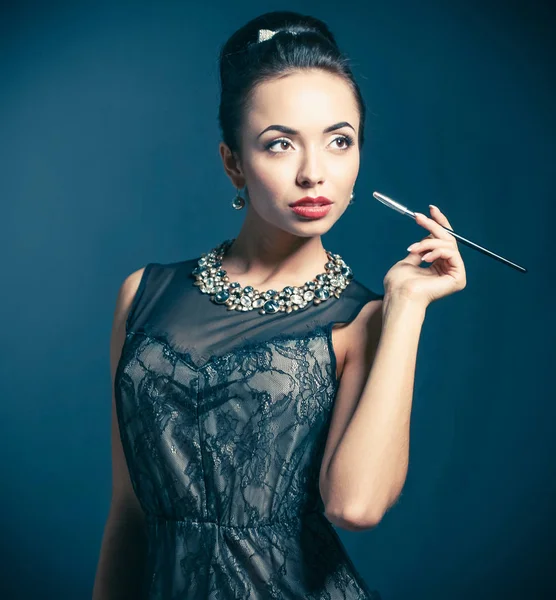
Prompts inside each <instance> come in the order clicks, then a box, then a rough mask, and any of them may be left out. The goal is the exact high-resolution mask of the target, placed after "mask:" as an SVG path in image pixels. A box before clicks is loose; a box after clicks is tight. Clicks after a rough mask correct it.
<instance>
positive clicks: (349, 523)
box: [324, 507, 385, 531]
mask: <svg viewBox="0 0 556 600" xmlns="http://www.w3.org/2000/svg"><path fill="white" fill-rule="evenodd" d="M384 513H385V511H383V510H379V509H373V510H368V509H367V510H365V511H363V510H359V509H355V508H350V509H344V510H338V509H335V508H333V507H326V510H325V513H324V514H325V516H326V518H327V519H328V520H329V521H330V522H331V523H332V524H333V525H335V526H336V527H339V528H340V529H345V530H346V531H364V530H366V529H372V528H373V527H376V526H377V525H378V524H379V523H380V521H381V520H382V517H383V516H384Z"/></svg>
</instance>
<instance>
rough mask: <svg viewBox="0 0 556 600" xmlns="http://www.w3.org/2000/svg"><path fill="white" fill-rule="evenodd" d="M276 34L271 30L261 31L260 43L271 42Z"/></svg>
mask: <svg viewBox="0 0 556 600" xmlns="http://www.w3.org/2000/svg"><path fill="white" fill-rule="evenodd" d="M275 33H276V32H275V31H272V30H271V29H259V39H258V40H257V41H258V42H265V41H266V40H269V39H270V38H271V37H272V36H273V35H274V34H275Z"/></svg>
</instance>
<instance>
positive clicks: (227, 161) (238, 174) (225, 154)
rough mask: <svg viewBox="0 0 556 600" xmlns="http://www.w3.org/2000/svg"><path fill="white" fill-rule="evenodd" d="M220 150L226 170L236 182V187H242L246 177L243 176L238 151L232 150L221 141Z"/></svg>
mask: <svg viewBox="0 0 556 600" xmlns="http://www.w3.org/2000/svg"><path fill="white" fill-rule="evenodd" d="M219 151H220V156H221V158H222V163H223V165H224V170H225V171H226V174H227V175H228V177H229V178H230V179H231V181H232V183H233V184H234V187H236V188H242V187H243V186H244V185H245V177H244V176H243V172H242V170H241V165H240V162H239V157H238V156H237V153H235V152H232V151H231V150H230V148H229V146H228V145H227V144H225V143H224V142H220V145H219Z"/></svg>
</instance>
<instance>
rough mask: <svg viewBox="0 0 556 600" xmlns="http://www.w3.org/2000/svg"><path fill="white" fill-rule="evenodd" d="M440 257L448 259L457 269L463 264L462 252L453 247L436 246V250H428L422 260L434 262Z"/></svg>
mask: <svg viewBox="0 0 556 600" xmlns="http://www.w3.org/2000/svg"><path fill="white" fill-rule="evenodd" d="M438 258H442V259H445V260H447V261H448V262H449V263H450V265H451V266H452V267H454V268H455V269H457V268H460V267H461V266H462V265H463V259H462V258H461V255H460V253H459V252H458V251H457V250H454V249H453V248H446V247H443V248H436V249H435V250H431V251H430V252H427V253H426V254H424V255H423V256H422V257H421V261H425V262H434V261H435V260H437V259H438Z"/></svg>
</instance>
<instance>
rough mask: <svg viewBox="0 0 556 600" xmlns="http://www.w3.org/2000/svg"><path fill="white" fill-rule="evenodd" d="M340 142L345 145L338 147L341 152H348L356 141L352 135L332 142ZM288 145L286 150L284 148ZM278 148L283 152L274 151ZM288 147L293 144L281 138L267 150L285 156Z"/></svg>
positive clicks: (336, 138) (338, 137) (340, 136)
mask: <svg viewBox="0 0 556 600" xmlns="http://www.w3.org/2000/svg"><path fill="white" fill-rule="evenodd" d="M337 142H340V143H341V144H343V145H340V146H336V148H338V149H339V150H347V149H348V148H349V147H351V146H353V144H354V140H353V138H352V137H351V136H350V135H339V136H337V137H335V138H334V139H333V140H332V143H333V144H334V143H337ZM284 145H286V148H284ZM276 146H278V147H280V148H281V149H282V150H273V148H275V147H276ZM287 146H291V143H290V141H289V140H287V139H286V138H280V139H278V140H274V141H272V142H270V144H267V145H266V146H265V149H266V150H269V151H270V152H271V153H272V154H283V153H284V152H283V151H284V150H287Z"/></svg>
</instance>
